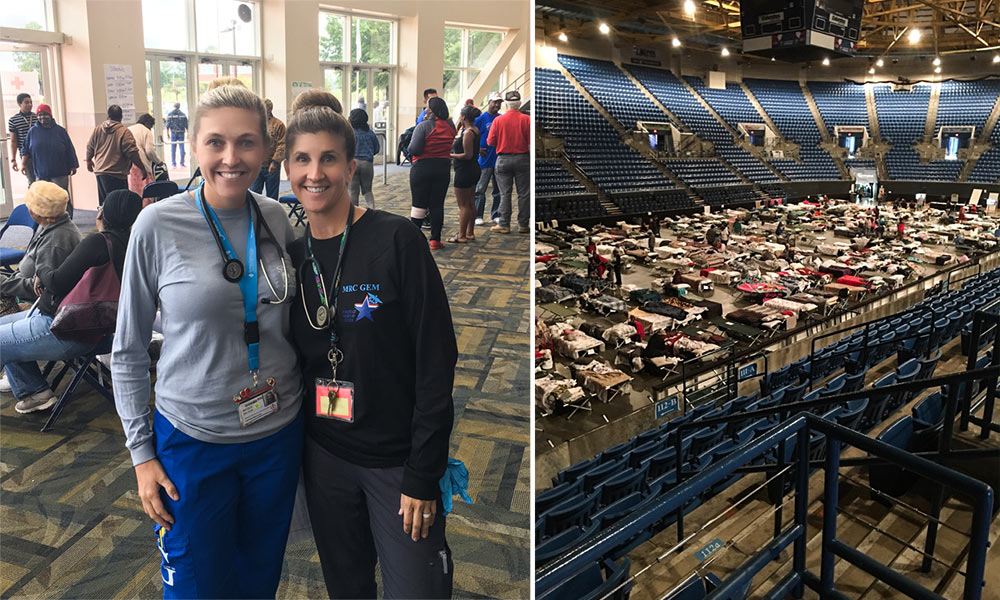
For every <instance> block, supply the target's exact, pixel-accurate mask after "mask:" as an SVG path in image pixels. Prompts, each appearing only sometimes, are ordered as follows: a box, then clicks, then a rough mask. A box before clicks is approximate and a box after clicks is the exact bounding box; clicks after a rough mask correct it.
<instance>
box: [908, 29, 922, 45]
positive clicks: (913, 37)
mask: <svg viewBox="0 0 1000 600" xmlns="http://www.w3.org/2000/svg"><path fill="white" fill-rule="evenodd" d="M909 35H910V43H911V44H916V43H917V42H919V41H920V30H919V29H917V28H916V27H914V28H913V29H911V30H910V34H909Z"/></svg>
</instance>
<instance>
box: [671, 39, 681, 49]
mask: <svg viewBox="0 0 1000 600" xmlns="http://www.w3.org/2000/svg"><path fill="white" fill-rule="evenodd" d="M671 44H673V46H674V48H680V47H681V41H680V39H678V38H677V36H674V41H672V42H671Z"/></svg>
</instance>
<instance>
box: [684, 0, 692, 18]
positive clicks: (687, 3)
mask: <svg viewBox="0 0 1000 600" xmlns="http://www.w3.org/2000/svg"><path fill="white" fill-rule="evenodd" d="M684 14H686V15H687V16H689V17H693V16H694V0H684Z"/></svg>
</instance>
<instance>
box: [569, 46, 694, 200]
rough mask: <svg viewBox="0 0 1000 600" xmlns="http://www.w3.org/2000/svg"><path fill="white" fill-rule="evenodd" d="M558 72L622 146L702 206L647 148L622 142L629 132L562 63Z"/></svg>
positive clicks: (691, 192)
mask: <svg viewBox="0 0 1000 600" xmlns="http://www.w3.org/2000/svg"><path fill="white" fill-rule="evenodd" d="M558 70H559V72H560V73H561V74H562V76H563V77H565V78H566V81H568V82H569V83H570V84H571V85H572V86H573V87H574V88H575V89H576V91H577V92H578V93H579V94H580V95H581V96H583V98H584V99H586V100H587V102H589V103H590V104H591V106H593V107H594V109H595V110H596V111H597V112H599V113H600V114H601V116H602V117H604V119H605V120H606V121H607V122H608V123H610V124H611V126H612V127H614V129H615V131H616V132H618V136H619V137H620V138H621V139H622V140H623V141H622V144H624V145H627V146H629V147H630V148H632V149H633V150H635V151H636V152H639V153H640V154H642V155H643V156H644V157H645V158H646V159H647V160H648V161H649V162H650V164H652V165H653V166H654V167H655V168H656V169H657V170H658V171H660V172H661V173H662V174H663V175H664V176H666V177H667V178H668V179H670V180H671V181H672V182H673V183H674V185H675V186H676V187H678V188H680V189H683V190H684V191H685V192H686V193H687V195H688V198H690V199H691V201H692V202H694V203H695V204H696V205H699V206H700V205H702V204H704V200H702V199H701V197H700V196H699V195H698V194H697V193H696V192H695V191H694V189H692V188H691V186H689V185H688V184H687V183H685V182H684V181H683V180H681V178H679V177H678V176H677V175H676V174H675V173H674V172H673V171H671V170H670V169H668V168H667V167H665V166H664V165H663V164H662V163H660V161H658V160H656V158H655V157H654V156H652V151H651V150H650V148H649V147H648V146H645V147H644V146H633V145H632V144H628V143H627V142H625V141H624V140H627V139H628V137H629V131H628V130H627V129H626V128H625V126H624V125H622V123H621V122H620V121H619V120H618V119H616V118H615V116H614V115H612V114H611V112H610V111H609V110H608V109H607V108H605V107H604V106H603V105H602V104H601V103H600V102H598V100H597V98H595V97H594V96H593V94H591V93H590V90H588V89H587V88H586V86H584V85H583V84H582V83H581V82H580V81H579V80H578V79H577V78H576V76H574V75H573V73H571V72H570V71H569V69H567V68H566V67H565V66H564V65H563V64H562V63H559V67H558ZM660 108H661V109H662V108H663V107H662V105H660ZM668 116H669V115H668ZM603 203H604V200H603V199H602V204H603Z"/></svg>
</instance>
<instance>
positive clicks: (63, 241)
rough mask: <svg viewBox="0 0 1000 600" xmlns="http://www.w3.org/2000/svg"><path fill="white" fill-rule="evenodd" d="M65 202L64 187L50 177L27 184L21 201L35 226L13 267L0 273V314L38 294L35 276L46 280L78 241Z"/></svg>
mask: <svg viewBox="0 0 1000 600" xmlns="http://www.w3.org/2000/svg"><path fill="white" fill-rule="evenodd" d="M68 202H69V195H68V194H67V193H66V190H64V189H62V188H61V187H59V186H58V185H56V184H54V183H52V182H50V181H36V182H35V183H33V184H31V187H29V188H28V192H27V194H25V196H24V204H25V205H26V206H27V207H28V214H29V215H31V218H32V219H34V221H35V223H38V227H37V228H36V229H35V233H34V234H33V235H32V236H31V241H29V242H28V248H27V250H25V253H24V258H22V259H21V262H20V264H19V265H18V268H17V271H16V272H15V273H14V274H13V275H0V315H5V314H11V313H16V312H19V311H20V309H19V308H18V307H17V301H18V300H20V301H21V302H34V301H35V299H36V298H38V293H37V291H36V289H35V288H36V286H35V280H36V278H37V279H40V280H41V282H42V284H43V285H44V284H47V283H48V281H49V276H50V275H51V274H52V271H54V270H55V269H56V267H58V266H59V265H60V264H62V261H64V260H66V257H67V256H69V254H70V252H72V251H73V249H74V248H76V245H77V244H79V243H80V238H81V237H82V236H81V235H80V230H79V229H77V228H76V225H74V224H73V221H71V220H70V218H69V215H68V214H66V205H67V203H68Z"/></svg>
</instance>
